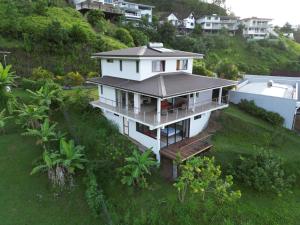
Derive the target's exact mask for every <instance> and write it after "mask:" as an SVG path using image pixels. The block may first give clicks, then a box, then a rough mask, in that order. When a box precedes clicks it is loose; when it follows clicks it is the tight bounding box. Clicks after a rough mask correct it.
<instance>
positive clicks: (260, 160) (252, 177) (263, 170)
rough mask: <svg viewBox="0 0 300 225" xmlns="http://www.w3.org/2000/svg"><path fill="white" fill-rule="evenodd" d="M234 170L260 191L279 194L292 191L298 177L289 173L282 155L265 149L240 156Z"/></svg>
mask: <svg viewBox="0 0 300 225" xmlns="http://www.w3.org/2000/svg"><path fill="white" fill-rule="evenodd" d="M232 172H233V174H234V176H235V177H236V178H237V179H238V180H240V181H241V182H243V183H244V184H246V185H247V186H249V187H252V188H254V189H255V190H257V191H260V192H263V191H271V192H275V193H276V194H277V195H279V196H282V195H283V194H284V193H286V192H290V190H291V187H292V185H293V184H294V182H295V179H296V177H295V175H287V173H286V171H285V170H284V168H283V161H282V159H281V158H280V157H278V156H276V155H275V154H274V152H273V151H266V150H264V149H261V150H260V151H259V153H258V154H256V155H253V156H246V157H242V156H240V159H239V160H238V161H237V162H236V163H235V165H234V166H233V169H232Z"/></svg>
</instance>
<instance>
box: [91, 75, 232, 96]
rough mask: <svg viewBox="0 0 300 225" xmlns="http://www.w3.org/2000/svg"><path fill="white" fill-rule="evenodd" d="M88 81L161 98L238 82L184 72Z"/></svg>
mask: <svg viewBox="0 0 300 225" xmlns="http://www.w3.org/2000/svg"><path fill="white" fill-rule="evenodd" d="M88 82H90V83H95V84H102V85H107V86H111V87H115V88H118V89H123V90H128V91H132V92H137V93H142V94H145V95H149V96H153V97H160V98H168V97H172V96H175V95H181V94H182V95H184V94H188V93H193V92H197V91H203V90H208V89H214V88H220V87H227V86H234V85H235V84H236V82H234V81H230V80H224V79H219V78H211V77H205V76H200V75H193V74H189V73H184V72H175V73H162V74H158V75H156V76H153V77H151V78H148V79H146V80H143V81H134V80H127V79H122V78H116V77H111V76H104V77H97V78H92V79H89V80H88Z"/></svg>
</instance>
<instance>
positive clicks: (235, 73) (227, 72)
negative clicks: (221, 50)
mask: <svg viewBox="0 0 300 225" xmlns="http://www.w3.org/2000/svg"><path fill="white" fill-rule="evenodd" d="M217 74H218V76H219V77H221V78H225V79H230V80H237V79H238V77H239V69H238V67H237V66H236V65H235V64H233V63H229V62H221V63H220V64H219V65H218V66H217Z"/></svg>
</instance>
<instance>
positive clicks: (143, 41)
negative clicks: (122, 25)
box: [130, 29, 149, 46]
mask: <svg viewBox="0 0 300 225" xmlns="http://www.w3.org/2000/svg"><path fill="white" fill-rule="evenodd" d="M130 34H131V36H132V38H133V41H134V44H135V46H142V45H147V44H148V42H149V38H148V36H147V35H146V34H144V33H143V32H142V31H139V30H137V29H131V30H130Z"/></svg>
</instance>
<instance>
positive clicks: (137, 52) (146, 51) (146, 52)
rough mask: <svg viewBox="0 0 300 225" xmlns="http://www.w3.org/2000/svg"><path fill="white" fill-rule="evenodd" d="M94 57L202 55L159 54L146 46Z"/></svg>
mask: <svg viewBox="0 0 300 225" xmlns="http://www.w3.org/2000/svg"><path fill="white" fill-rule="evenodd" d="M93 56H94V57H201V58H202V57H203V55H202V54H198V53H192V52H184V51H178V50H171V51H170V52H161V51H158V50H155V49H153V48H149V47H147V46H141V47H135V48H126V49H120V50H113V51H109V52H100V53H95V54H93Z"/></svg>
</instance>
